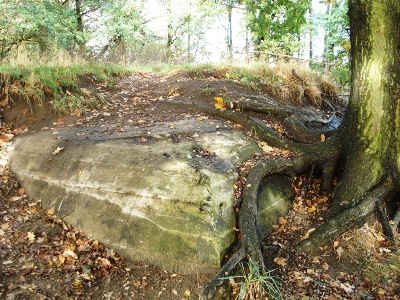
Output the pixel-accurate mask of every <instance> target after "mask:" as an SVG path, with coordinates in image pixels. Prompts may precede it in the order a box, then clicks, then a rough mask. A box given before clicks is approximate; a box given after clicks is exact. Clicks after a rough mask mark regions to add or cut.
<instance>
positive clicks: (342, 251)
mask: <svg viewBox="0 0 400 300" xmlns="http://www.w3.org/2000/svg"><path fill="white" fill-rule="evenodd" d="M336 253H337V255H338V257H339V258H340V257H341V256H342V255H343V253H344V250H343V248H342V247H338V248H337V249H336Z"/></svg>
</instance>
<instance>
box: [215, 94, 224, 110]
mask: <svg viewBox="0 0 400 300" xmlns="http://www.w3.org/2000/svg"><path fill="white" fill-rule="evenodd" d="M214 100H215V104H214V106H215V108H217V109H220V110H226V106H225V103H224V99H223V98H222V97H215V98H214Z"/></svg>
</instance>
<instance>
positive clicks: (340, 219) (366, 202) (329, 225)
mask: <svg viewBox="0 0 400 300" xmlns="http://www.w3.org/2000/svg"><path fill="white" fill-rule="evenodd" d="M393 189H394V186H393V184H392V180H391V179H387V180H385V181H384V182H382V183H380V184H379V185H378V186H376V187H375V188H373V189H372V190H371V191H370V192H369V193H368V195H367V196H366V197H365V198H364V199H363V200H362V201H360V202H359V203H358V204H356V205H354V206H353V207H351V208H348V209H346V210H345V211H343V212H342V213H341V214H339V215H338V216H336V217H334V218H331V219H328V220H327V221H326V222H325V223H324V224H322V225H321V226H320V227H318V228H317V229H316V230H315V231H314V232H313V233H312V235H311V236H310V237H309V238H308V239H306V240H304V241H303V242H302V243H301V244H299V245H297V246H296V249H297V250H298V251H304V252H315V251H317V249H318V247H320V246H323V245H326V244H327V243H328V242H330V241H331V240H332V239H333V238H334V237H336V236H338V235H340V234H342V233H345V232H346V231H347V230H349V229H350V228H352V227H354V225H355V224H357V223H358V222H359V220H360V219H362V218H364V217H366V216H368V215H370V214H371V213H372V212H374V211H375V210H376V206H377V203H379V201H381V200H382V199H384V198H385V197H386V196H387V195H388V194H389V193H390V192H391V191H393Z"/></svg>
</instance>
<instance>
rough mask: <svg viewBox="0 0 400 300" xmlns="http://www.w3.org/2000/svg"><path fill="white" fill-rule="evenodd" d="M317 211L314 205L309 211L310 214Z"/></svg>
mask: <svg viewBox="0 0 400 300" xmlns="http://www.w3.org/2000/svg"><path fill="white" fill-rule="evenodd" d="M316 210H317V208H316V207H315V206H314V205H313V206H311V207H309V208H308V209H307V211H308V213H310V214H311V213H313V212H315V211H316Z"/></svg>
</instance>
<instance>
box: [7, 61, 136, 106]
mask: <svg viewBox="0 0 400 300" xmlns="http://www.w3.org/2000/svg"><path fill="white" fill-rule="evenodd" d="M129 72H130V69H128V68H126V67H121V66H111V65H100V64H83V65H70V66H49V65H28V66H16V65H10V64H9V65H1V66H0V94H2V95H3V96H2V98H4V99H0V100H2V101H6V102H5V104H7V103H12V102H14V101H15V99H17V98H21V99H23V100H25V101H27V102H28V103H29V104H31V102H32V101H37V102H39V103H40V102H41V101H43V100H44V99H45V97H46V96H49V97H52V102H53V109H54V110H55V111H56V112H59V111H61V112H70V111H73V110H74V109H75V108H80V107H85V106H92V105H93V104H94V103H96V102H97V101H102V99H99V98H96V97H94V96H93V97H87V94H85V93H84V92H83V91H82V89H81V88H80V87H79V80H80V78H82V77H83V76H92V77H94V78H95V79H96V80H98V81H113V80H115V78H121V77H123V76H125V75H126V74H128V73H129Z"/></svg>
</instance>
